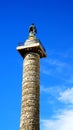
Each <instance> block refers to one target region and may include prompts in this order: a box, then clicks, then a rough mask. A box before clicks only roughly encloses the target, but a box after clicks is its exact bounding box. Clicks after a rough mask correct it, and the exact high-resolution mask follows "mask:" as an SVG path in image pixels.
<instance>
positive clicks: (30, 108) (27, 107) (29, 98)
mask: <svg viewBox="0 0 73 130" xmlns="http://www.w3.org/2000/svg"><path fill="white" fill-rule="evenodd" d="M39 71H40V56H39V54H37V53H33V52H31V53H28V54H27V55H26V56H25V59H24V62H23V81H22V108H21V119H20V130H39V98H40V73H39Z"/></svg>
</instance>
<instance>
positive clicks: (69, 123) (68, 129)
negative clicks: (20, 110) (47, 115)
mask: <svg viewBox="0 0 73 130" xmlns="http://www.w3.org/2000/svg"><path fill="white" fill-rule="evenodd" d="M41 130H73V110H62V111H61V113H59V114H58V115H55V116H54V117H53V119H51V120H41Z"/></svg>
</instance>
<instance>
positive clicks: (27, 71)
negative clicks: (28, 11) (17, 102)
mask: <svg viewBox="0 0 73 130" xmlns="http://www.w3.org/2000/svg"><path fill="white" fill-rule="evenodd" d="M36 33H37V29H36V27H35V25H34V24H32V25H31V26H30V27H29V37H28V39H27V40H26V41H25V42H24V45H23V46H18V47H17V48H16V49H17V51H18V52H19V53H20V55H21V56H22V57H23V78H22V104H21V118H20V130H40V112H39V111H40V110H39V109H40V58H43V57H46V52H45V49H44V47H43V46H42V44H41V42H40V41H39V40H38V39H37V38H36V36H35V34H36Z"/></svg>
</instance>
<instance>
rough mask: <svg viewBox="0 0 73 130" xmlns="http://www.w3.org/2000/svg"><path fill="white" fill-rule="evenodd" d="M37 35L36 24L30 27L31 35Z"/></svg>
mask: <svg viewBox="0 0 73 130" xmlns="http://www.w3.org/2000/svg"><path fill="white" fill-rule="evenodd" d="M36 33H37V29H36V26H35V25H34V24H31V25H30V27H29V35H30V36H35V34H36Z"/></svg>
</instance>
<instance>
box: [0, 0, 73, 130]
mask: <svg viewBox="0 0 73 130" xmlns="http://www.w3.org/2000/svg"><path fill="white" fill-rule="evenodd" d="M31 23H35V25H36V27H37V30H38V33H37V37H38V39H40V40H41V42H42V44H43V45H44V47H45V49H46V53H47V57H46V58H44V59H41V61H40V63H41V69H40V80H41V81H40V88H41V89H40V94H41V96H40V127H41V130H65V129H66V130H73V1H72V0H43V1H42V0H37V1H34V0H31V1H30V0H27V1H25V0H24V1H23V0H21V1H20V0H18V1H16V0H15V1H8V0H6V1H5V0H3V1H0V129H1V130H4V129H7V130H13V129H15V130H19V122H20V112H21V85H22V84H21V82H22V63H23V60H22V58H21V56H20V55H19V54H18V52H17V51H16V47H17V45H18V42H23V41H25V40H26V39H27V38H28V27H29V25H30V24H31Z"/></svg>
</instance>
